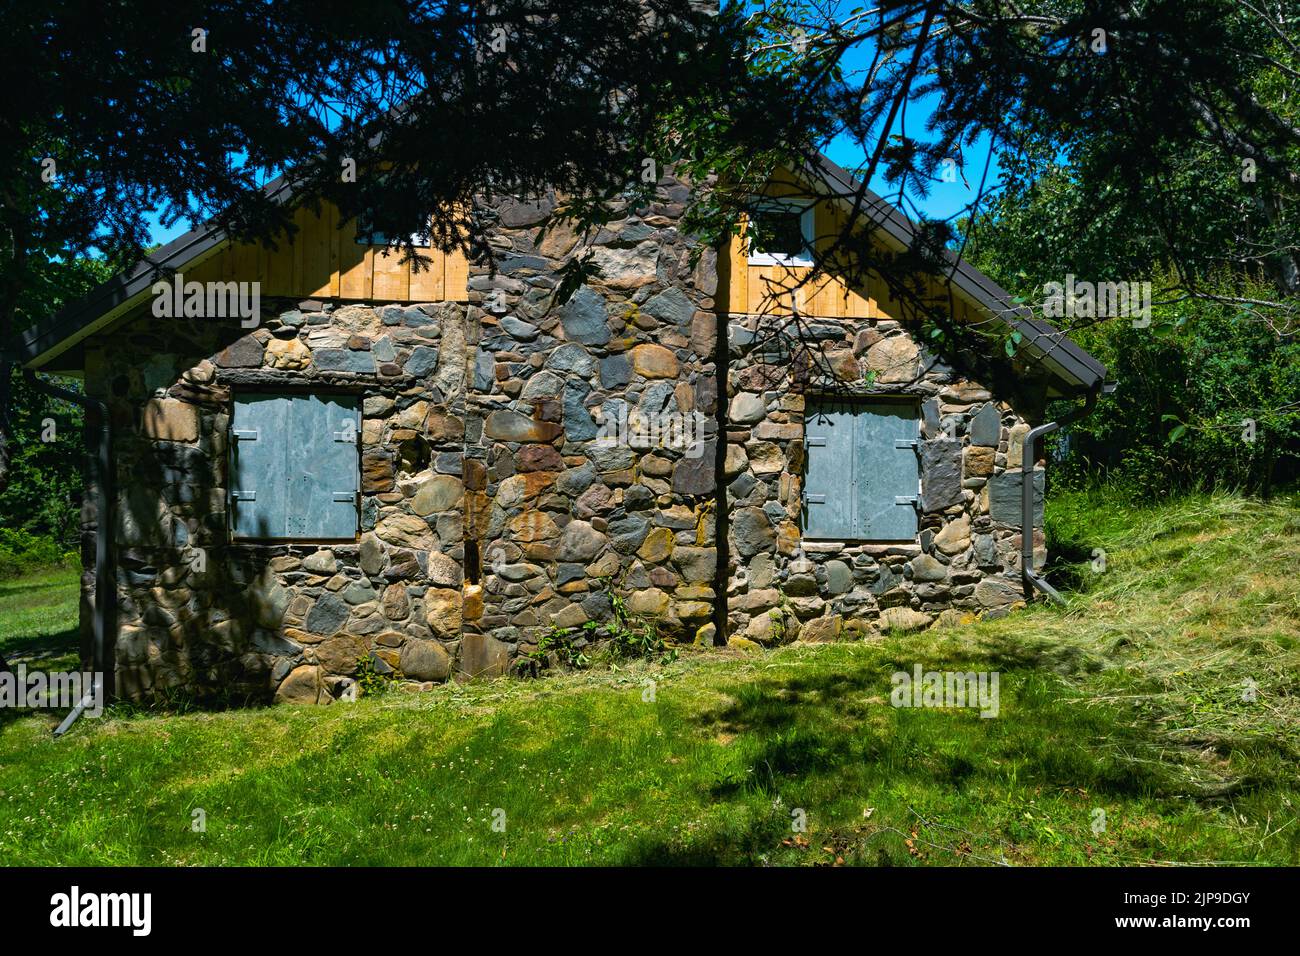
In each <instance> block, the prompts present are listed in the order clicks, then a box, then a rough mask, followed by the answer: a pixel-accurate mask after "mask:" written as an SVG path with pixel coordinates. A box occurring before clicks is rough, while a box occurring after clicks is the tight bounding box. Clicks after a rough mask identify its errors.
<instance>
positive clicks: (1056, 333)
mask: <svg viewBox="0 0 1300 956" xmlns="http://www.w3.org/2000/svg"><path fill="white" fill-rule="evenodd" d="M811 173H812V174H813V176H812V178H813V179H815V180H817V181H820V183H821V184H822V185H824V186H825V187H826V188H827V189H829V190H830V191H831V196H832V197H833V198H835V199H837V200H839V201H840V202H845V203H849V202H851V201H852V200H853V199H855V198H856V197H857V196H858V194H859V192H861V194H862V202H861V207H862V209H863V210H864V211H865V212H866V214H867V217H868V219H869V220H870V221H872V222H874V223H877V224H878V225H879V226H880V228H881V229H883V230H884V232H885V234H886V235H888V236H890V237H891V238H892V239H894V240H895V241H897V242H899V243H901V244H903V245H904V246H910V245H911V244H912V239H913V238H914V237H915V235H916V231H917V230H916V224H915V223H914V222H912V220H910V219H908V218H907V216H905V215H904V214H903V212H902V211H901V210H900V209H898V207H896V206H894V205H893V204H892V203H890V202H888V201H887V200H885V199H884V198H883V197H881V196H880V195H878V194H877V193H875V192H873V191H872V190H871V189H869V188H863V186H862V182H861V180H859V179H858V178H856V177H855V176H854V175H853V174H852V173H850V172H849V171H848V170H846V169H844V168H843V167H841V166H838V165H836V164H835V163H833V162H831V161H830V159H828V158H827V157H826V156H825V155H823V154H821V153H818V154H817V166H816V168H814V169H813V170H811ZM943 256H944V259H945V260H946V261H947V262H948V264H949V266H950V267H951V268H950V270H949V277H950V281H951V282H952V285H953V286H954V287H955V288H956V289H957V290H958V291H959V292H961V293H963V294H965V295H966V297H967V298H969V299H971V300H972V301H974V302H975V303H976V304H978V305H979V306H980V307H981V308H983V309H985V310H986V311H988V312H989V313H990V314H991V315H993V316H994V317H996V318H997V319H999V320H1000V321H1002V322H1003V323H1005V324H1006V326H1007V327H1008V328H1010V329H1011V330H1013V331H1016V332H1019V333H1020V334H1021V336H1022V340H1021V346H1020V350H1021V351H1022V352H1026V353H1028V356H1029V357H1030V358H1031V359H1032V360H1034V361H1036V362H1038V363H1040V364H1041V365H1042V366H1043V367H1044V368H1045V369H1046V370H1047V371H1048V372H1049V373H1051V374H1052V376H1053V378H1054V379H1056V380H1057V382H1058V385H1059V386H1064V388H1063V389H1062V390H1063V391H1064V392H1066V393H1073V392H1076V391H1077V392H1089V391H1092V390H1094V389H1096V388H1099V387H1100V386H1101V384H1102V382H1103V381H1105V378H1106V366H1105V365H1103V364H1102V363H1101V362H1099V361H1097V359H1095V358H1094V357H1093V356H1092V355H1091V354H1089V353H1088V352H1087V351H1085V350H1084V349H1083V348H1081V347H1080V346H1079V345H1078V343H1076V342H1075V341H1074V340H1073V339H1071V338H1070V337H1069V336H1068V335H1066V334H1065V333H1064V332H1062V331H1061V330H1060V329H1058V328H1056V327H1055V326H1054V325H1052V324H1051V323H1050V322H1044V321H1043V320H1042V319H1038V318H1035V317H1034V314H1033V312H1032V310H1030V309H1029V308H1028V307H1027V306H1025V305H1022V304H1019V303H1017V302H1015V301H1014V300H1013V299H1012V297H1011V293H1009V292H1007V290H1006V289H1004V288H1002V286H1000V285H998V284H997V283H996V282H994V281H993V280H992V279H990V278H989V277H988V276H986V275H985V274H984V273H982V272H980V271H979V270H978V269H976V268H975V267H974V266H973V265H971V264H970V263H969V262H967V261H966V260H965V259H960V258H958V257H957V255H956V254H955V253H954V252H952V250H950V249H944V250H943Z"/></svg>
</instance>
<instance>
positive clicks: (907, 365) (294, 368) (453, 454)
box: [18, 161, 1105, 701]
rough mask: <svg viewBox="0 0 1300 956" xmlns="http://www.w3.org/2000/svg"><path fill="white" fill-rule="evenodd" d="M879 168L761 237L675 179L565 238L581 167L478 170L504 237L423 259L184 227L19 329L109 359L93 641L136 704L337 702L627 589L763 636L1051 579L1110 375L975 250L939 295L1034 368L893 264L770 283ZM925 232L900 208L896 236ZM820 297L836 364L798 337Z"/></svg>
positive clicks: (674, 628)
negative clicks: (853, 276) (526, 187)
mask: <svg viewBox="0 0 1300 956" xmlns="http://www.w3.org/2000/svg"><path fill="white" fill-rule="evenodd" d="M796 187H797V188H796ZM855 188H856V187H855V184H854V183H853V180H852V179H851V177H850V176H849V174H848V173H846V172H844V171H843V170H841V169H839V168H838V167H835V166H834V165H833V164H831V163H829V162H828V161H827V162H824V163H822V165H821V167H820V168H817V169H812V170H808V171H805V172H804V173H803V174H801V175H799V176H793V175H792V176H790V177H789V180H788V181H783V182H778V183H774V184H773V187H772V190H771V195H770V196H767V197H764V199H763V202H762V203H756V205H755V212H754V213H753V216H754V217H755V222H758V221H759V220H764V221H765V223H766V225H765V227H764V229H763V230H762V231H759V230H757V228H756V229H755V231H754V232H753V235H754V236H756V237H757V236H762V237H764V238H763V239H762V240H761V243H760V241H759V240H757V239H756V240H755V241H754V242H747V241H745V240H742V239H740V238H737V239H734V240H733V241H732V243H731V244H730V246H729V247H728V248H726V249H719V250H714V249H701V250H696V249H695V248H694V246H695V243H694V240H692V238H691V237H690V236H688V235H685V234H684V233H683V232H682V231H681V230H680V229H679V228H678V222H679V219H680V217H681V215H682V213H683V210H684V204H685V202H686V200H687V198H688V187H687V186H686V185H685V184H684V183H682V182H679V181H678V180H676V179H674V178H673V177H672V176H671V175H665V177H664V178H663V179H662V180H661V181H660V183H659V185H658V201H657V202H655V203H654V204H653V205H651V206H650V207H649V208H645V209H639V210H628V211H627V215H626V217H625V218H623V219H621V220H619V221H617V222H613V223H611V224H610V225H609V226H607V227H606V228H604V229H602V230H601V231H600V232H599V234H595V235H590V234H589V235H585V236H579V235H576V234H574V233H573V232H572V231H567V230H565V229H564V228H548V229H546V230H543V229H542V228H541V226H542V224H543V222H544V221H545V220H546V217H547V216H548V214H549V213H550V212H551V211H552V209H553V197H545V196H544V197H540V198H533V199H520V198H512V197H503V198H497V199H491V200H487V199H485V200H483V201H482V203H481V206H482V208H481V209H480V210H479V214H481V215H484V216H487V217H488V220H489V222H490V223H491V224H492V230H493V236H494V241H493V244H492V245H493V248H494V250H495V253H494V255H495V259H494V261H493V262H467V261H465V260H464V259H463V258H462V257H460V256H458V255H456V254H454V253H452V254H443V253H441V252H440V251H438V250H436V249H430V250H428V255H429V258H430V262H431V267H430V268H427V269H423V270H417V269H413V268H412V267H411V266H410V265H409V264H404V263H402V262H401V261H400V257H399V256H397V255H396V254H392V255H386V254H385V253H384V250H383V248H382V246H381V247H375V246H371V245H368V244H366V243H365V242H362V241H359V239H358V236H357V230H356V226H355V223H343V224H340V223H339V222H338V221H337V220H338V216H337V213H336V212H333V211H331V210H330V209H329V207H325V208H323V209H322V211H321V212H320V213H319V214H317V213H313V212H311V211H309V210H307V209H301V210H299V212H298V213H297V225H298V226H299V232H298V233H297V236H296V238H295V241H294V242H293V243H281V244H280V246H279V248H278V249H276V250H270V249H269V248H264V247H261V246H258V245H236V244H233V243H232V242H231V241H229V240H228V239H227V238H226V237H225V236H224V235H222V234H221V233H220V232H219V231H217V230H215V229H206V230H205V229H198V230H195V231H194V232H191V233H189V234H187V235H185V236H183V237H181V238H179V239H177V240H176V241H174V242H172V243H170V244H168V245H167V246H165V247H163V248H162V249H160V250H159V251H158V252H157V253H155V254H154V255H153V256H152V257H151V258H150V260H149V261H148V262H145V263H141V264H140V265H138V266H137V267H135V268H134V269H132V270H130V271H128V272H127V273H125V274H124V275H122V276H119V277H118V278H116V279H115V280H113V281H112V282H110V283H108V284H107V285H105V286H104V287H102V288H101V289H99V290H96V292H95V293H93V294H92V295H90V296H89V297H88V298H87V299H86V300H84V301H83V302H81V303H78V304H75V305H73V306H71V307H69V308H68V309H65V310H64V311H63V312H61V313H59V314H58V315H56V316H54V317H52V318H51V319H50V320H49V321H48V322H47V323H45V324H43V325H41V326H40V327H38V328H36V329H34V330H33V331H32V332H31V333H30V334H28V335H27V337H26V338H25V339H24V340H23V341H22V342H21V343H20V346H19V348H20V355H19V356H18V360H19V361H21V362H22V364H23V365H24V366H25V368H26V369H27V370H28V374H29V375H30V376H31V377H32V379H33V381H41V379H40V378H39V376H38V375H36V374H35V373H37V372H40V373H46V372H49V373H57V374H61V375H71V376H76V377H78V378H80V379H81V380H82V382H83V384H84V394H85V399H84V401H85V402H86V403H87V406H88V411H89V412H90V414H89V415H88V422H89V424H88V427H87V441H88V446H89V447H90V448H91V449H92V451H93V452H94V454H92V456H91V462H92V466H94V467H92V469H91V471H92V473H91V476H90V481H89V485H88V494H87V496H86V497H87V502H86V507H85V509H84V524H85V535H84V541H85V547H84V549H83V550H84V552H85V562H86V570H85V574H84V576H83V580H84V586H83V592H84V600H83V608H82V611H83V613H82V623H83V635H84V642H85V648H86V656H87V658H88V659H91V658H93V659H94V660H95V661H96V662H97V663H100V664H101V665H102V667H103V668H104V669H105V670H106V671H107V672H108V673H109V674H110V675H111V678H112V680H113V682H114V684H115V690H116V693H118V694H120V695H124V696H128V697H132V698H138V697H145V696H149V695H152V694H156V693H161V692H166V691H169V690H173V689H184V690H187V691H194V692H200V693H230V694H239V695H246V696H256V697H264V698H269V697H277V698H279V699H287V700H297V701H301V700H309V701H326V700H328V699H329V698H330V697H331V696H337V695H339V694H341V693H344V692H345V691H346V690H347V689H348V687H349V686H351V684H352V679H353V678H354V676H355V675H356V673H357V670H358V668H359V667H362V666H364V667H366V668H373V669H374V670H377V671H379V672H381V673H390V672H396V673H398V674H399V675H400V676H402V677H404V678H405V679H408V680H412V681H417V682H428V681H442V680H447V679H448V678H458V677H476V676H483V675H500V674H504V673H507V672H509V671H510V670H511V668H512V666H513V664H514V663H515V662H516V661H527V660H529V659H530V656H531V655H534V654H535V652H536V650H537V646H538V642H539V640H540V639H541V637H542V636H543V635H545V634H547V633H549V632H551V631H552V628H554V627H561V628H572V627H578V626H581V625H583V624H584V623H586V622H588V621H596V622H601V621H607V620H608V619H609V618H610V616H611V614H612V613H613V608H612V605H611V597H612V595H621V596H624V597H625V598H626V602H627V606H628V607H629V608H630V610H631V612H632V613H634V614H637V615H641V616H644V617H645V618H647V619H652V620H654V621H655V622H656V623H657V626H658V627H659V628H661V629H662V631H663V632H664V633H666V634H668V635H669V636H671V637H673V638H675V639H677V640H681V641H700V642H706V643H713V642H715V641H717V642H719V643H721V642H722V641H723V640H726V639H727V638H728V637H729V638H730V639H731V640H733V641H740V640H744V641H752V642H755V643H757V644H771V643H774V642H778V641H785V640H794V639H802V640H823V639H834V638H837V637H847V636H852V635H855V634H860V633H865V632H867V631H870V630H872V629H876V628H879V627H882V626H894V627H903V628H912V627H919V626H923V625H925V624H928V623H929V622H930V621H932V620H934V619H935V618H936V617H937V616H938V615H939V614H941V613H943V612H950V613H957V614H965V613H1003V612H1004V611H1005V609H1006V608H1008V607H1010V606H1012V605H1014V604H1016V603H1017V602H1021V601H1024V600H1026V598H1027V597H1029V596H1030V595H1031V592H1032V588H1031V586H1030V584H1029V583H1027V582H1028V581H1029V580H1030V579H1031V578H1032V577H1033V575H1032V574H1025V573H1023V572H1025V571H1031V570H1032V569H1027V568H1023V567H1022V564H1023V557H1022V555H1023V554H1024V553H1026V552H1028V553H1029V554H1032V555H1033V560H1034V562H1036V563H1039V564H1041V561H1042V560H1043V558H1044V552H1043V547H1042V545H1043V542H1042V531H1041V502H1042V477H1043V476H1042V470H1041V468H1035V469H1034V472H1033V480H1032V482H1031V486H1030V487H1031V494H1030V497H1029V498H1028V501H1029V504H1030V505H1031V512H1032V515H1033V516H1035V517H1032V518H1031V520H1033V521H1036V522H1037V523H1038V525H1039V526H1038V527H1035V528H1033V529H1032V530H1030V531H1029V539H1028V542H1026V540H1025V534H1024V532H1025V529H1024V528H1023V527H1022V525H1023V518H1024V514H1025V509H1024V508H1023V507H1022V504H1023V502H1024V501H1025V500H1026V499H1025V496H1024V495H1023V487H1022V475H1023V473H1024V472H1023V468H1022V462H1023V450H1024V447H1025V437H1026V434H1027V433H1028V432H1029V430H1030V426H1031V425H1033V424H1035V423H1037V422H1039V421H1041V418H1042V416H1043V410H1044V406H1045V403H1046V402H1047V401H1048V400H1049V399H1055V398H1087V399H1089V401H1091V398H1093V397H1095V395H1096V394H1097V392H1098V391H1099V390H1100V388H1101V387H1102V383H1103V380H1104V377H1105V369H1104V368H1103V367H1102V366H1100V365H1099V364H1098V363H1097V362H1096V361H1095V360H1094V359H1093V358H1091V357H1090V356H1088V355H1087V354H1086V353H1084V352H1083V351H1082V350H1080V349H1079V348H1078V347H1077V346H1076V345H1074V343H1072V342H1070V341H1069V339H1068V338H1066V337H1064V336H1063V335H1061V334H1060V333H1058V332H1056V331H1055V330H1054V329H1051V328H1050V327H1048V326H1046V325H1044V324H1043V323H1040V322H1036V321H1034V320H1033V319H1032V318H1030V317H1028V316H1027V315H1024V314H1022V312H1023V310H1020V309H1018V307H1016V306H1015V305H1013V304H1012V303H1010V302H1009V300H1008V296H1007V295H1006V293H1004V292H1003V291H1002V290H1001V289H999V288H998V287H997V286H996V285H995V284H994V283H993V282H991V281H990V280H989V279H987V278H986V277H984V276H982V275H980V274H979V273H978V272H977V271H976V270H974V269H973V268H971V267H970V266H969V265H967V264H965V263H958V264H954V269H953V271H952V274H951V277H950V278H949V279H947V280H946V281H944V282H942V283H939V281H938V280H936V281H935V284H934V285H935V289H934V294H935V295H936V296H937V297H939V298H940V299H941V300H942V302H943V303H944V308H946V309H948V310H949V312H950V314H951V316H952V318H953V319H954V320H956V321H960V322H969V321H974V320H980V319H990V318H991V319H994V320H996V321H998V322H1002V323H1004V324H1005V325H1006V326H1008V327H1013V328H1016V329H1017V330H1019V331H1020V332H1021V335H1022V345H1021V348H1020V350H1019V351H1018V352H1017V354H1016V356H1015V359H1014V360H1003V359H1001V358H999V357H998V356H997V355H992V356H984V355H961V356H945V357H942V358H941V357H939V356H936V355H933V354H931V353H930V352H929V351H928V350H927V349H926V348H925V347H924V345H923V344H922V342H921V341H919V339H918V337H917V329H916V328H915V327H913V326H912V325H910V324H909V321H908V312H907V310H906V309H905V308H904V307H903V304H902V303H901V302H899V301H898V300H896V299H895V298H893V297H892V296H891V295H890V293H889V291H888V289H886V288H885V287H884V285H883V284H881V285H880V286H879V287H875V286H873V283H872V282H871V281H868V282H867V283H866V285H865V287H859V288H853V287H850V286H849V284H848V283H847V282H845V281H842V280H839V279H837V278H834V277H832V278H831V279H829V280H826V281H824V282H823V283H822V284H821V285H820V286H819V287H817V288H813V287H812V286H811V285H809V286H807V287H802V288H797V289H794V290H791V289H790V288H789V285H788V282H787V283H786V285H785V287H784V291H775V292H774V291H771V290H772V287H773V280H774V279H775V280H778V281H777V282H776V285H777V286H780V285H781V284H782V283H781V281H779V280H789V279H790V278H791V277H794V278H796V279H797V277H798V276H799V275H800V274H801V273H800V270H806V269H807V259H806V256H807V254H808V246H807V243H811V242H817V241H820V240H819V239H818V238H817V237H819V236H821V235H824V234H825V233H827V232H828V231H830V227H833V226H834V224H835V223H836V222H838V221H839V220H838V219H837V217H841V216H843V215H844V214H845V212H844V209H843V204H844V202H845V199H844V198H843V197H844V196H845V195H846V194H849V193H852V191H853V190H854V189H855ZM798 196H801V197H803V198H796V197H798ZM871 201H872V202H873V203H876V204H878V206H879V209H881V210H886V209H887V207H886V206H885V204H884V203H883V201H881V200H879V199H878V198H873V199H872V200H871ZM769 227H770V228H769ZM910 228H911V224H910V223H909V222H908V221H907V220H906V218H905V217H903V216H902V215H901V214H898V213H897V212H895V211H893V210H888V211H887V212H886V213H885V214H883V215H882V216H880V217H879V228H878V234H879V235H878V241H880V242H882V243H885V244H886V245H888V244H894V245H896V246H897V247H898V248H902V246H903V244H904V243H906V241H907V238H908V233H909V230H910ZM760 245H762V246H764V247H760ZM588 252H590V253H592V254H593V257H594V258H593V261H594V262H595V263H596V265H597V266H598V267H599V271H598V273H597V274H596V275H595V276H594V277H592V278H590V279H589V280H588V281H587V283H586V284H585V285H583V286H582V287H581V288H579V289H578V290H577V292H576V293H575V294H573V295H572V297H571V298H569V299H568V300H567V301H565V302H563V303H560V302H557V301H556V295H555V291H556V287H557V285H558V278H557V276H558V273H559V270H560V268H561V267H562V266H563V264H564V263H565V261H566V260H567V259H568V258H570V257H572V256H575V255H579V254H583V255H585V254H586V253H588ZM693 252H696V253H698V255H693V254H692V253H693ZM238 283H250V284H251V283H257V285H255V286H251V287H245V286H239V285H238ZM248 288H251V289H253V290H255V291H257V293H258V305H257V308H256V310H255V311H256V314H249V313H248V312H246V311H244V312H241V311H240V308H239V305H240V302H243V304H244V305H247V304H248V301H249V297H248ZM241 294H242V295H243V299H242V300H241V299H240V298H239V296H240V295H241ZM223 296H228V297H229V301H228V302H227V300H226V299H223ZM223 302H226V303H227V304H228V305H230V307H229V308H226V309H223V308H221V305H222V303H223ZM792 310H795V311H797V313H798V314H799V315H800V316H801V317H802V318H803V320H804V325H805V326H806V336H805V338H806V339H807V341H808V342H809V343H811V347H812V348H813V349H815V350H816V351H817V352H818V354H819V355H820V356H821V357H822V358H824V360H825V362H826V365H827V367H828V368H830V369H831V370H832V375H833V377H834V379H835V387H833V388H829V389H827V388H823V387H821V386H820V385H819V384H818V383H817V382H816V381H812V382H809V381H808V380H806V379H805V380H802V381H800V380H797V376H794V375H792V374H791V372H792V368H791V363H790V360H789V356H788V355H781V354H779V351H780V350H779V349H778V350H777V354H773V352H772V346H771V342H772V339H771V337H770V336H768V335H767V331H768V330H769V328H770V323H771V322H772V321H777V320H779V319H780V316H782V315H787V316H788V315H790V314H792ZM222 316H225V317H224V318H223V317H222ZM765 323H768V324H767V325H765ZM719 330H721V331H722V332H723V333H725V335H724V336H723V337H722V338H721V341H719ZM720 367H725V368H726V370H727V371H726V376H727V377H726V381H725V382H724V381H722V380H721V378H722V374H723V373H721V372H719V368H720ZM981 369H988V370H989V371H988V372H987V373H984V372H981V371H980V370H981ZM720 446H721V447H720ZM1031 449H1032V442H1031ZM1029 460H1030V463H1031V464H1033V463H1034V460H1035V456H1034V455H1033V454H1032V451H1031V455H1030V457H1029ZM719 479H721V480H719ZM719 529H722V533H721V535H720V534H719ZM720 538H721V540H720ZM720 593H721V594H725V602H720V601H718V600H717V598H718V595H719V594H720ZM720 625H721V626H722V629H723V636H722V637H721V638H719V637H718V631H719V626H720ZM363 662H364V663H363Z"/></svg>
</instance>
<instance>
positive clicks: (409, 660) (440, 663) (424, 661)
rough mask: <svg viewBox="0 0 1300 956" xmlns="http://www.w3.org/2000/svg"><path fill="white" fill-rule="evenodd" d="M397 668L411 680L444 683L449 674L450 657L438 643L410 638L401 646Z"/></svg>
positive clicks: (445, 649)
mask: <svg viewBox="0 0 1300 956" xmlns="http://www.w3.org/2000/svg"><path fill="white" fill-rule="evenodd" d="M397 666H398V667H399V669H400V670H401V671H402V675H403V676H404V677H407V678H410V679H411V680H420V681H424V680H432V681H445V680H446V679H447V678H448V676H450V674H451V655H450V654H448V653H447V648H445V647H444V646H443V645H442V643H441V642H440V641H426V640H422V639H421V638H410V639H408V640H407V641H406V642H405V643H404V644H403V645H402V652H401V657H400V658H399V660H398V665H397Z"/></svg>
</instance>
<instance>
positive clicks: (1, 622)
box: [0, 568, 80, 669]
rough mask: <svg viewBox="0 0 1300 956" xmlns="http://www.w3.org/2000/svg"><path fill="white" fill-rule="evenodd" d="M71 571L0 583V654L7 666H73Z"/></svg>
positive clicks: (73, 585) (74, 583) (74, 623)
mask: <svg viewBox="0 0 1300 956" xmlns="http://www.w3.org/2000/svg"><path fill="white" fill-rule="evenodd" d="M79 577H80V573H79V572H78V571H77V570H76V569H75V568H74V569H71V570H69V569H58V570H52V571H38V572H36V573H34V574H29V575H27V576H26V577H22V578H18V579H16V580H9V581H0V654H3V655H4V657H5V659H6V660H8V661H9V662H10V663H11V664H17V663H18V662H19V661H22V662H25V663H26V664H27V666H28V667H33V666H39V667H42V668H56V669H67V668H75V667H76V666H77V657H78V655H77V604H78V596H77V580H78V578H79Z"/></svg>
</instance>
